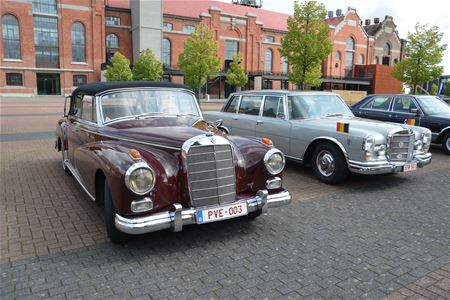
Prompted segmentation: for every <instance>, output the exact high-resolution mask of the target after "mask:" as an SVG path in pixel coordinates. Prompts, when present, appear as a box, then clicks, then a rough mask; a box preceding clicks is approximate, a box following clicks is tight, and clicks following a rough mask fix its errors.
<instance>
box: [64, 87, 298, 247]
mask: <svg viewBox="0 0 450 300" xmlns="http://www.w3.org/2000/svg"><path fill="white" fill-rule="evenodd" d="M68 100H69V101H70V105H69V109H68V112H67V114H66V112H65V116H64V117H63V118H62V119H60V120H59V122H58V124H57V126H56V148H57V150H58V151H61V153H62V156H61V157H62V167H63V169H64V170H65V171H66V172H67V173H71V174H72V175H73V177H74V178H75V179H76V180H77V181H78V182H79V184H80V185H81V187H82V188H83V189H84V191H85V192H86V193H87V194H88V196H89V197H90V198H92V200H95V201H96V202H97V203H98V204H103V205H104V210H105V223H106V229H107V233H108V236H109V238H110V239H111V241H113V242H121V241H123V240H124V239H125V238H126V234H142V233H147V232H153V231H157V230H162V229H172V230H173V231H181V230H182V229H183V226H185V225H189V224H203V223H209V222H216V221H220V220H224V219H229V218H234V217H241V216H248V217H250V218H254V217H257V216H259V215H260V214H261V213H265V212H267V209H268V208H271V207H276V206H279V205H284V204H288V203H289V202H290V201H291V195H290V193H289V192H288V191H287V190H285V189H284V188H283V187H282V171H283V168H284V165H285V158H284V155H283V154H282V153H281V151H280V150H278V149H276V148H274V147H272V145H271V142H270V141H269V140H268V139H265V140H261V139H247V138H242V137H233V136H227V135H226V134H225V133H223V132H222V131H221V130H220V128H221V127H220V126H219V125H220V124H216V125H217V126H214V124H211V123H207V122H205V121H203V119H202V113H201V112H200V109H199V107H198V105H197V101H196V99H195V96H194V94H193V93H192V92H191V91H190V90H189V89H187V88H185V87H184V86H182V85H177V84H171V83H163V82H158V83H152V82H108V83H96V84H86V85H83V86H80V87H78V88H77V89H76V90H75V91H74V92H73V94H72V95H71V96H70V97H69V98H68ZM66 102H67V99H66Z"/></svg>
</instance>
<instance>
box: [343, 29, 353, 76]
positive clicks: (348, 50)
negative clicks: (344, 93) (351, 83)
mask: <svg viewBox="0 0 450 300" xmlns="http://www.w3.org/2000/svg"><path fill="white" fill-rule="evenodd" d="M354 56H355V40H354V39H353V38H352V37H349V38H348V39H347V43H346V47H345V76H348V77H351V76H352V75H353V63H354Z"/></svg>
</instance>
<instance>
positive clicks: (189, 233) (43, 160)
mask: <svg viewBox="0 0 450 300" xmlns="http://www.w3.org/2000/svg"><path fill="white" fill-rule="evenodd" d="M40 99H42V98H40ZM60 102H61V101H60V100H55V99H52V100H51V101H48V103H49V107H48V108H47V109H40V108H39V109H36V110H33V109H30V108H29V107H28V106H32V105H34V106H35V107H39V106H41V105H42V104H41V103H39V104H37V103H36V102H33V101H28V100H26V101H24V100H17V102H14V101H8V102H7V103H6V102H4V101H3V100H2V101H1V102H0V104H1V105H2V106H1V110H0V115H5V117H2V120H1V128H0V129H1V135H0V140H1V142H0V158H1V164H0V176H1V177H0V178H1V183H0V193H1V194H0V196H1V201H0V209H1V212H0V274H1V277H0V278H1V279H0V299H27V298H28V299H38V298H49V297H50V298H53V299H65V298H67V299H78V298H85V299H99V298H107V299H124V298H137V299H149V298H150V299H183V298H198V299H210V298H226V299H232V298H237V299H244V298H257V299H260V298H268V299H274V298H285V299H288V298H293V299H321V298H323V299H352V298H356V299H380V298H382V297H386V299H450V295H449V289H448V286H449V280H450V274H449V262H450V259H449V242H450V241H449V237H450V230H449V227H450V214H449V208H450V207H449V206H450V204H449V199H450V191H449V189H448V186H449V183H450V175H449V169H450V159H449V157H448V156H446V155H443V154H442V152H441V151H440V149H439V148H438V147H433V149H432V152H433V155H434V158H433V163H432V165H431V166H429V167H428V168H425V169H423V170H419V171H418V172H413V173H409V174H398V175H383V176H373V177H366V176H352V177H351V178H350V179H349V181H348V182H346V183H345V184H343V185H340V186H330V185H325V184H322V183H320V182H318V181H317V180H316V179H315V178H314V176H313V175H312V173H311V169H308V168H299V167H297V166H294V165H289V166H288V167H287V168H286V172H285V178H284V184H285V186H286V187H287V188H288V189H289V190H290V191H291V192H292V193H293V195H294V202H293V204H292V205H290V206H288V207H282V208H278V209H273V210H271V212H270V214H269V215H268V216H262V217H260V218H258V219H256V220H254V221H248V220H246V219H235V220H229V221H225V222H221V223H214V224H205V225H201V226H188V227H185V229H184V230H183V231H182V232H180V233H172V232H169V231H164V232H157V233H153V234H148V235H145V236H138V237H133V238H132V239H131V240H130V241H129V242H128V243H127V244H126V245H122V246H117V245H112V244H111V243H109V242H108V241H107V239H106V234H105V230H104V225H103V212H102V208H100V207H97V206H95V204H94V203H93V202H92V201H91V200H90V199H89V198H88V197H87V196H86V195H85V194H84V193H83V191H82V189H81V188H80V187H79V186H78V185H77V183H76V182H75V180H74V178H73V177H68V176H66V175H65V174H64V172H63V171H62V169H61V166H60V161H59V158H60V156H59V154H58V153H56V152H55V151H54V149H53V147H52V146H53V143H52V142H53V141H52V139H49V138H47V137H46V136H45V132H50V131H51V130H53V127H54V124H53V125H52V127H48V124H49V123H52V122H53V121H54V120H53V121H49V120H47V119H50V118H52V119H56V118H57V116H56V115H54V113H55V112H56V111H57V110H58V109H59V105H60V104H61V103H60ZM27 105H28V106H27ZM29 113H39V114H41V116H40V117H41V118H45V120H46V121H45V122H40V123H36V124H34V125H33V126H31V125H26V126H22V125H20V126H19V125H18V126H17V127H15V126H14V124H17V123H21V122H23V121H24V120H27V118H28V116H24V115H23V114H29ZM13 114H18V115H19V114H21V116H18V117H17V118H16V120H15V122H14V121H12V120H11V119H13V118H14V117H11V116H10V115H13ZM34 133H41V134H42V135H38V134H34ZM14 134H17V137H22V138H17V137H16V138H14V137H15V135H14ZM33 135H34V136H35V138H33ZM2 137H8V138H9V139H8V140H4V139H2Z"/></svg>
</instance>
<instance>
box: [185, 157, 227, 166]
mask: <svg viewBox="0 0 450 300" xmlns="http://www.w3.org/2000/svg"><path fill="white" fill-rule="evenodd" d="M230 160H232V159H231V158H227V159H217V160H208V161H202V162H198V163H190V164H189V165H201V164H209V163H212V162H221V161H230Z"/></svg>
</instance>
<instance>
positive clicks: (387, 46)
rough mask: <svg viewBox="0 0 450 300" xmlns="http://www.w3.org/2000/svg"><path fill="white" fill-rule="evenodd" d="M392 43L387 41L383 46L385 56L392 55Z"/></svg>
mask: <svg viewBox="0 0 450 300" xmlns="http://www.w3.org/2000/svg"><path fill="white" fill-rule="evenodd" d="M391 49H392V47H391V44H389V42H386V44H384V46H383V56H390V55H391Z"/></svg>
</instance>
